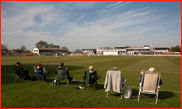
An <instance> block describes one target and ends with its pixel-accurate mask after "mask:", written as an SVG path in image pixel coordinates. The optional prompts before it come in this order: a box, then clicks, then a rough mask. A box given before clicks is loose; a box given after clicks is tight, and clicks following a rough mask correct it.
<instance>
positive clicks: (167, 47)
mask: <svg viewBox="0 0 182 109" xmlns="http://www.w3.org/2000/svg"><path fill="white" fill-rule="evenodd" d="M154 48H169V47H154Z"/></svg>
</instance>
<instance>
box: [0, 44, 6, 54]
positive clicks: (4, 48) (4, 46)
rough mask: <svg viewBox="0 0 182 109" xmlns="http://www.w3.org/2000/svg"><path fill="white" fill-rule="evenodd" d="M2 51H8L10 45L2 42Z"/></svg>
mask: <svg viewBox="0 0 182 109" xmlns="http://www.w3.org/2000/svg"><path fill="white" fill-rule="evenodd" d="M1 51H2V53H7V52H8V45H7V44H1Z"/></svg>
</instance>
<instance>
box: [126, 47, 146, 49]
mask: <svg viewBox="0 0 182 109" xmlns="http://www.w3.org/2000/svg"><path fill="white" fill-rule="evenodd" d="M127 49H150V47H149V48H144V47H131V48H127Z"/></svg>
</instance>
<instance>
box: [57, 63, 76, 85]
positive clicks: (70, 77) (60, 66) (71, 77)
mask: <svg viewBox="0 0 182 109" xmlns="http://www.w3.org/2000/svg"><path fill="white" fill-rule="evenodd" d="M58 69H66V72H67V78H68V80H69V82H71V80H73V76H70V75H69V71H68V70H67V68H64V63H63V62H60V63H59V66H58V68H56V70H55V74H57V70H58Z"/></svg>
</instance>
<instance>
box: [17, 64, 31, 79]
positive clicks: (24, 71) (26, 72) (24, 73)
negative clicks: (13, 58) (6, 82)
mask: <svg viewBox="0 0 182 109" xmlns="http://www.w3.org/2000/svg"><path fill="white" fill-rule="evenodd" d="M16 66H20V62H17V63H16ZM20 67H21V66H20ZM21 71H22V73H23V75H24V76H25V79H30V77H29V74H28V70H24V69H23V68H22V67H21Z"/></svg>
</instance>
